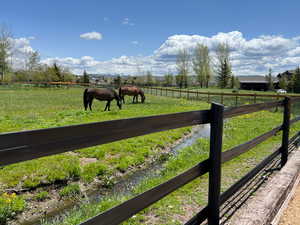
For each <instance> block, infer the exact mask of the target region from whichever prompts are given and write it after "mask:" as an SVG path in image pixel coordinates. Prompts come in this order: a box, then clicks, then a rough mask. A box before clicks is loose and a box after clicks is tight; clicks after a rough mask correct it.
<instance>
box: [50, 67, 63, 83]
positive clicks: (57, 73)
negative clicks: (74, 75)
mask: <svg viewBox="0 0 300 225" xmlns="http://www.w3.org/2000/svg"><path fill="white" fill-rule="evenodd" d="M52 69H53V72H54V74H55V76H56V78H57V81H62V82H63V81H65V79H64V75H63V74H62V72H61V69H60V67H59V66H58V65H57V63H56V62H55V63H54V64H53V67H52Z"/></svg>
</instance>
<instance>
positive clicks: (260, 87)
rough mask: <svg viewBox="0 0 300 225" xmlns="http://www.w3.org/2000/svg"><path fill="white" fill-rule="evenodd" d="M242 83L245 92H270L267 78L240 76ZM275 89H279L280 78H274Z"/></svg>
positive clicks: (241, 86) (241, 87)
mask: <svg viewBox="0 0 300 225" xmlns="http://www.w3.org/2000/svg"><path fill="white" fill-rule="evenodd" d="M238 79H239V82H240V89H244V90H256V91H266V90H268V82H267V81H266V78H265V76H259V75H254V76H238ZM274 88H275V89H278V88H279V81H278V78H276V77H274Z"/></svg>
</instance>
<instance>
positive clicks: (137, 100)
mask: <svg viewBox="0 0 300 225" xmlns="http://www.w3.org/2000/svg"><path fill="white" fill-rule="evenodd" d="M135 99H136V103H139V95H136V97H135Z"/></svg>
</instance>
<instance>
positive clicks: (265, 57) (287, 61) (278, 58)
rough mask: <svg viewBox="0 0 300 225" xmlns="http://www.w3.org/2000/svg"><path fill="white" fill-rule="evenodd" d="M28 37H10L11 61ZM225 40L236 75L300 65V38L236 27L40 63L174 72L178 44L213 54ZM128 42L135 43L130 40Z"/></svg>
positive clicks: (22, 52) (20, 59) (22, 53)
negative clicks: (136, 51)
mask: <svg viewBox="0 0 300 225" xmlns="http://www.w3.org/2000/svg"><path fill="white" fill-rule="evenodd" d="M31 40H32V39H31V38H29V37H27V38H24V37H23V38H17V39H12V43H13V45H14V47H13V51H14V53H15V54H14V61H15V64H18V65H22V63H23V64H24V59H25V58H26V55H28V53H30V52H32V51H34V49H33V48H32V47H31V43H30V41H31ZM221 42H225V43H228V45H229V46H230V49H231V50H232V51H231V59H232V67H233V72H234V74H236V75H251V74H258V75H264V74H266V73H267V71H268V69H269V67H271V68H272V69H273V71H274V74H276V73H279V72H282V71H285V70H287V69H293V68H295V67H296V66H298V65H300V38H299V37H293V38H285V37H283V36H279V35H278V36H274V35H273V36H267V35H264V36H258V37H255V38H252V39H246V38H245V37H244V36H243V34H242V33H241V32H239V31H232V32H228V33H218V34H216V35H213V36H210V37H208V36H202V35H173V36H170V37H169V38H168V39H167V40H166V41H165V42H164V43H163V44H162V45H161V46H159V47H158V48H157V49H156V50H155V51H153V53H152V54H150V55H148V56H141V55H139V56H126V55H123V56H120V57H115V58H112V59H110V60H106V61H101V60H98V59H96V58H93V57H91V56H82V57H80V58H74V57H65V58H58V57H53V58H46V59H44V60H43V62H44V63H47V64H51V63H53V62H54V61H56V62H58V63H60V64H62V65H64V66H67V67H69V68H70V69H71V70H72V71H73V72H74V73H78V74H82V71H83V69H86V70H87V71H88V72H90V73H112V74H116V73H121V74H137V73H138V71H147V70H150V71H153V73H155V74H158V75H162V74H164V73H166V72H168V71H172V72H174V73H175V72H176V55H177V54H178V51H179V50H180V49H182V48H187V49H189V51H190V52H192V51H193V50H194V48H195V46H196V45H197V44H198V43H202V44H205V45H207V46H208V47H209V49H210V51H211V54H212V55H214V51H215V49H216V46H217V45H218V44H219V43H221ZM131 43H132V44H138V42H136V41H132V42H131Z"/></svg>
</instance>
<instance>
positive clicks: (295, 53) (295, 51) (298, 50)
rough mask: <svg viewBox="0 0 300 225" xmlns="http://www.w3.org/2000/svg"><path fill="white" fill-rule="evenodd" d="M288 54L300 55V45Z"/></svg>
mask: <svg viewBox="0 0 300 225" xmlns="http://www.w3.org/2000/svg"><path fill="white" fill-rule="evenodd" d="M288 55H289V56H296V55H299V56H300V47H297V48H294V49H292V50H290V51H288Z"/></svg>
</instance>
